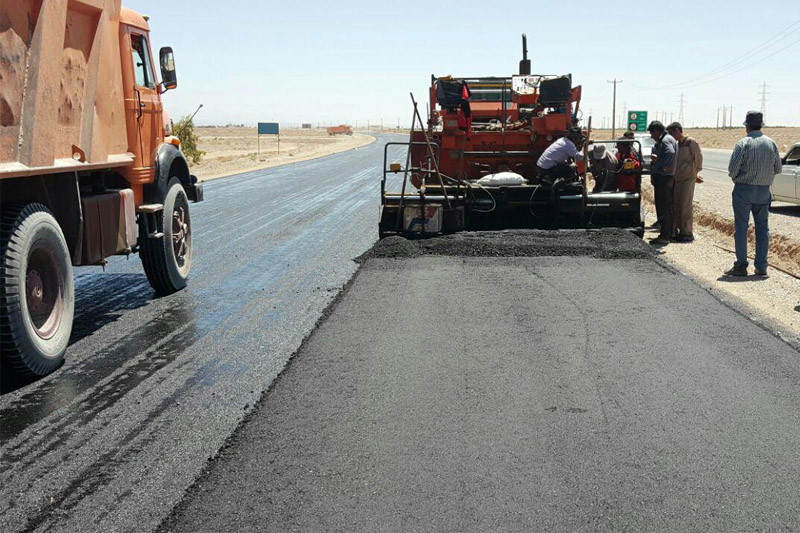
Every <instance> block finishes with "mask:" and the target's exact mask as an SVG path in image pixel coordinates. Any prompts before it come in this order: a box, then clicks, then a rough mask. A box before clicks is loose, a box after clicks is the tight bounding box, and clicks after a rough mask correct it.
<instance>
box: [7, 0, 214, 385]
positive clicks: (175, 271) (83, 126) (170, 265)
mask: <svg viewBox="0 0 800 533" xmlns="http://www.w3.org/2000/svg"><path fill="white" fill-rule="evenodd" d="M120 4H121V2H120V0H13V1H5V0H3V1H2V2H0V253H1V254H2V256H0V340H1V341H2V352H1V353H2V358H1V359H0V361H2V365H3V370H4V371H14V372H18V373H23V374H24V373H27V374H34V375H44V374H47V373H49V372H52V371H53V370H54V369H56V368H57V367H58V366H59V365H60V364H61V362H62V361H63V358H64V352H65V351H66V348H67V344H68V342H69V338H70V332H71V330H72V321H73V316H74V303H75V302H74V300H75V298H74V285H73V273H72V267H73V266H78V265H102V264H105V261H106V258H107V257H109V256H112V255H117V254H130V253H135V252H138V253H139V256H140V257H141V259H142V264H143V266H144V271H145V273H146V274H147V278H148V280H149V281H150V284H151V285H152V286H153V288H154V289H155V290H156V291H157V292H159V293H170V292H174V291H177V290H180V289H181V288H183V287H184V286H185V285H186V281H187V277H188V274H189V267H190V264H191V258H192V226H191V219H190V216H189V202H190V201H195V202H197V201H201V200H202V199H203V189H202V186H201V185H200V184H198V183H197V179H196V178H195V177H194V176H192V175H191V174H190V173H189V165H188V164H187V162H186V158H185V157H184V156H183V153H182V152H181V150H180V141H179V140H178V139H177V138H175V137H170V136H169V133H170V132H169V125H168V124H167V123H168V121H167V120H165V113H164V110H163V106H162V100H161V95H162V94H163V93H164V92H165V91H167V90H169V89H173V88H175V87H177V78H176V74H175V65H174V60H173V53H172V49H170V48H168V47H166V48H162V49H161V50H160V53H159V57H158V63H156V62H154V60H153V54H152V51H151V48H150V44H149V28H148V24H147V19H146V18H145V17H143V16H141V15H139V14H138V13H135V12H133V11H131V10H128V9H124V8H122V7H121V5H120ZM156 65H158V66H160V69H159V70H160V71H161V80H162V81H161V82H159V81H158V79H157V77H156V74H155V73H156Z"/></svg>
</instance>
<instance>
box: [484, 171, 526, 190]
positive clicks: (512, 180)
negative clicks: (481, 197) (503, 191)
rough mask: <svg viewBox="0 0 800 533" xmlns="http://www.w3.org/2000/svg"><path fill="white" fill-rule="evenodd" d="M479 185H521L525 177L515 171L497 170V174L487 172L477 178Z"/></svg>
mask: <svg viewBox="0 0 800 533" xmlns="http://www.w3.org/2000/svg"><path fill="white" fill-rule="evenodd" d="M478 183H479V184H480V185H494V186H496V187H497V186H500V185H522V184H523V183H525V178H523V177H522V176H520V175H519V174H517V173H516V172H498V173H497V174H487V175H486V176H484V177H482V178H481V179H479V180H478Z"/></svg>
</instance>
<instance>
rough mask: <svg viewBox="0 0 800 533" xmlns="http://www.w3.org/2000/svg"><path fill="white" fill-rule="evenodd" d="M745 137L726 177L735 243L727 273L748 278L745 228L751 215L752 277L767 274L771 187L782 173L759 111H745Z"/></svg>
mask: <svg viewBox="0 0 800 533" xmlns="http://www.w3.org/2000/svg"><path fill="white" fill-rule="evenodd" d="M744 125H745V128H746V129H747V137H744V138H743V139H740V140H739V141H738V142H737V143H736V146H735V147H734V148H733V154H731V161H730V163H729V164H728V175H729V176H730V177H731V179H732V180H733V184H734V185H733V218H734V232H733V240H734V243H735V244H736V262H735V263H734V264H733V267H732V268H730V269H728V270H726V271H725V274H726V275H728V276H746V275H747V265H748V261H747V228H748V226H749V225H750V213H753V223H754V225H755V228H756V258H755V275H756V276H766V275H767V252H768V251H769V204H770V202H772V194H771V193H770V187H771V186H772V181H773V180H774V179H775V175H776V174H780V173H781V170H782V169H781V156H780V153H779V152H778V146H777V145H776V144H775V141H773V140H772V139H770V138H769V137H767V136H766V135H764V134H763V133H761V127H762V126H763V125H764V116H763V115H762V114H761V113H759V112H758V111H748V112H747V116H746V117H745V121H744Z"/></svg>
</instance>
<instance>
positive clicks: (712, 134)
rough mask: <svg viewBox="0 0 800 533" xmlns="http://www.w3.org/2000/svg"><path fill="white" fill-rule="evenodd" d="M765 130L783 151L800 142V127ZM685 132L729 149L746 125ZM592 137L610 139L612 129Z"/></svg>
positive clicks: (704, 142) (707, 143) (711, 145)
mask: <svg viewBox="0 0 800 533" xmlns="http://www.w3.org/2000/svg"><path fill="white" fill-rule="evenodd" d="M622 132H623V130H620V129H617V137H619V136H620V135H622ZM763 132H764V135H767V136H768V137H770V138H772V139H773V140H774V141H775V142H776V143H777V145H778V148H780V150H781V152H782V153H783V152H785V151H786V150H788V149H789V148H790V147H791V146H792V145H793V144H794V143H796V142H800V128H764V129H763ZM684 133H688V134H689V135H690V136H691V137H694V138H695V140H696V141H697V142H698V143H700V146H702V147H703V148H727V149H729V150H730V149H732V148H733V145H734V144H736V141H738V140H739V139H741V138H742V137H744V135H745V131H744V126H742V127H741V128H733V129H728V130H716V129H714V128H695V129H687V130H685V131H684ZM592 138H594V139H610V138H611V130H592Z"/></svg>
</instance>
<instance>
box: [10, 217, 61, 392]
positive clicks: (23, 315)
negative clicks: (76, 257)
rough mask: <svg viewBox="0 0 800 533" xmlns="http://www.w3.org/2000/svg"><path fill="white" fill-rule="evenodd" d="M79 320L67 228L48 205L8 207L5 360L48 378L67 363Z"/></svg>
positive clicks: (13, 366) (14, 367)
mask: <svg viewBox="0 0 800 533" xmlns="http://www.w3.org/2000/svg"><path fill="white" fill-rule="evenodd" d="M74 318H75V282H74V279H73V277H72V262H71V259H70V254H69V249H68V248H67V243H66V240H65V239H64V234H63V233H62V231H61V227H60V226H59V225H58V222H56V219H55V218H54V217H53V215H52V214H51V213H50V211H49V210H48V209H47V207H45V206H44V205H42V204H37V203H34V204H27V205H20V206H12V207H9V208H5V207H4V208H3V215H2V218H1V219H0V340H1V341H2V343H1V344H2V349H0V355H1V357H2V363H3V365H4V366H7V367H8V368H9V369H10V370H11V371H13V372H14V373H16V374H20V375H35V376H44V375H46V374H49V373H50V372H52V371H54V370H55V369H57V368H58V367H59V366H60V365H61V363H62V362H63V361H64V352H65V351H66V350H67V346H68V344H69V337H70V334H71V333H72V321H73V319H74Z"/></svg>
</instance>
